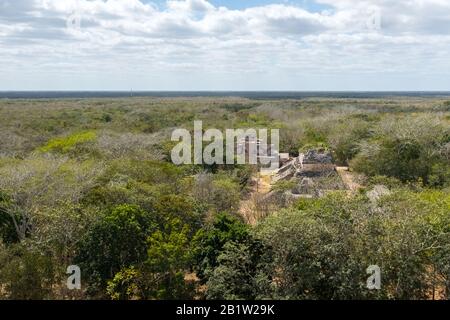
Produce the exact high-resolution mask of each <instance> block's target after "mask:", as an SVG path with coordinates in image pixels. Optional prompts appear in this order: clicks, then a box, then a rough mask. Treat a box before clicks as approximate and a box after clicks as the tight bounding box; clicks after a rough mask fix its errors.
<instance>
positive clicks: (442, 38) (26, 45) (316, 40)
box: [0, 0, 450, 90]
mask: <svg viewBox="0 0 450 320" xmlns="http://www.w3.org/2000/svg"><path fill="white" fill-rule="evenodd" d="M317 2H318V3H323V4H326V5H329V6H331V7H332V8H333V10H327V11H323V12H320V13H318V12H310V11H307V10H305V9H303V8H300V7H298V6H294V5H288V4H285V5H281V4H273V5H267V6H259V7H252V8H248V9H242V10H233V9H229V8H226V7H216V6H214V5H212V4H211V3H210V2H208V1H206V0H186V1H174V0H172V1H167V5H166V6H165V7H164V8H158V7H157V6H156V5H154V4H151V3H143V2H141V1H139V0H108V1H104V0H64V1H62V0H3V1H2V3H1V4H0V65H2V66H3V67H2V69H3V73H4V74H5V75H8V77H7V78H6V77H2V78H3V79H1V78H0V89H2V88H4V89H11V88H13V89H21V88H35V87H36V88H37V87H39V88H46V87H45V85H47V86H48V88H49V89H51V88H53V87H52V86H54V87H55V88H57V89H61V88H66V89H102V88H103V89H119V88H127V87H128V86H135V87H139V88H141V89H233V88H234V86H239V87H236V88H235V89H270V88H272V89H283V88H285V89H299V90H301V89H341V88H346V87H345V85H347V86H348V88H349V89H352V88H357V87H358V85H364V76H363V75H365V74H373V75H377V74H384V75H385V76H386V77H389V75H395V76H396V77H398V78H401V79H405V77H406V76H407V75H410V79H417V77H419V76H426V77H434V76H435V75H439V76H438V77H435V78H434V79H436V80H434V82H430V83H434V84H433V85H434V86H435V87H436V88H441V87H442V86H450V82H444V83H442V78H443V76H446V75H447V76H448V75H450V61H448V58H447V56H448V54H449V53H450V30H449V28H450V2H449V1H446V0H427V1H425V0H395V1H394V0H379V1H377V0H362V1H358V2H357V3H356V2H355V1H351V0H317ZM74 14H75V15H79V17H80V22H81V23H80V29H78V28H76V25H75V28H67V19H68V18H69V17H71V16H72V17H73V16H74ZM377 15H379V17H378V16H377ZM378 18H380V19H379V20H378V21H379V23H380V25H377V24H376V23H375V24H374V22H377V19H378ZM262 75H263V76H262ZM354 75H360V76H361V79H362V80H361V81H360V83H358V81H355V80H354V78H353V76H354ZM317 77H325V79H322V81H320V80H317V83H318V84H323V86H324V87H323V88H321V87H317V88H315V87H310V84H308V79H317ZM326 77H328V78H329V79H330V80H327V78H326ZM335 77H341V79H349V81H348V83H346V82H345V81H340V83H336V79H335ZM49 78H51V79H52V80H51V81H48V79H49ZM444 78H445V77H444ZM447 78H450V77H447ZM54 79H56V80H54ZM58 79H59V80H60V81H58ZM162 79H164V80H162ZM190 79H194V80H195V81H194V80H192V81H190ZM352 79H353V80H352ZM367 79H369V78H367ZM390 79H391V80H392V79H394V78H392V77H391V78H390ZM406 79H407V80H408V78H406ZM437 79H439V81H440V82H439V83H438V82H437V81H438V80H437ZM185 81H189V83H188V84H186V83H184V82H185ZM392 81H393V80H392ZM411 81H412V80H411ZM449 81H450V80H449ZM312 83H314V81H312ZM367 83H369V81H367ZM370 83H371V84H372V82H370ZM312 85H313V84H311V86H312ZM383 85H384V84H383V83H381V82H380V84H379V86H380V88H384V87H383ZM411 85H412V84H411V83H407V86H408V88H409V87H411ZM60 86H65V87H60ZM398 88H402V87H401V86H400V85H399V87H398ZM411 88H412V87H411ZM449 88H450V87H449ZM366 89H370V88H366ZM386 89H389V88H386Z"/></svg>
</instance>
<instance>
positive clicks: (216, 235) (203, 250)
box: [193, 213, 250, 282]
mask: <svg viewBox="0 0 450 320" xmlns="http://www.w3.org/2000/svg"><path fill="white" fill-rule="evenodd" d="M249 238H250V232H249V227H248V226H247V225H245V224H244V223H242V222H241V221H239V220H238V219H237V218H235V217H233V216H230V215H228V214H225V213H221V214H218V215H217V216H216V217H215V219H214V221H213V223H212V224H211V225H210V226H207V227H205V228H202V229H200V230H199V231H198V232H197V234H196V236H195V237H194V239H193V241H194V244H193V246H194V249H193V250H194V258H195V261H196V262H195V271H196V272H197V275H198V277H199V278H200V279H201V280H202V281H203V282H205V281H207V279H208V278H209V276H211V273H212V272H213V270H214V269H215V268H216V267H217V266H218V262H217V259H218V257H219V255H220V254H221V252H222V250H223V247H224V245H225V244H226V243H227V242H229V241H236V242H243V241H246V240H248V239H249Z"/></svg>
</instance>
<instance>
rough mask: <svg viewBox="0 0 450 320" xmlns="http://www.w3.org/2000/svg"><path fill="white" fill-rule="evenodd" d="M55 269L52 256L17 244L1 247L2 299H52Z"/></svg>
mask: <svg viewBox="0 0 450 320" xmlns="http://www.w3.org/2000/svg"><path fill="white" fill-rule="evenodd" d="M54 276H55V269H54V266H53V264H52V261H51V258H50V257H49V256H46V255H43V254H41V253H40V252H39V251H36V250H33V249H27V248H26V247H25V246H24V245H21V244H14V245H11V246H10V247H8V248H4V247H3V248H2V247H1V246H0V286H1V287H2V290H1V292H0V297H2V296H3V297H5V298H7V299H12V300H41V299H48V298H49V297H51V293H52V286H53V284H54V280H55V278H54Z"/></svg>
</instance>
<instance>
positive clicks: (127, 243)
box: [75, 205, 155, 291]
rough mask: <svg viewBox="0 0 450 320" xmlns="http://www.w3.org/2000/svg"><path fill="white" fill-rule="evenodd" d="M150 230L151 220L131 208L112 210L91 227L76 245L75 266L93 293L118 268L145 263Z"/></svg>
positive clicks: (152, 222)
mask: <svg viewBox="0 0 450 320" xmlns="http://www.w3.org/2000/svg"><path fill="white" fill-rule="evenodd" d="M154 228H155V223H154V221H153V218H152V217H151V216H150V215H149V214H147V213H146V212H144V211H142V210H141V209H140V208H139V207H136V206H131V205H121V206H118V207H116V208H115V209H114V210H112V211H111V212H109V213H107V214H106V215H105V216H104V217H103V218H102V219H100V221H98V222H97V223H96V224H94V225H93V226H92V228H91V229H90V230H89V231H88V232H87V234H86V235H85V237H84V238H83V239H82V241H81V242H80V244H79V248H78V255H77V257H76V258H75V262H76V263H78V264H79V265H80V267H81V270H82V272H83V274H84V275H85V276H86V278H89V280H90V284H91V288H92V289H93V291H95V290H96V289H101V288H103V287H104V286H105V285H106V281H107V280H109V279H112V278H113V277H114V275H115V274H116V273H117V272H119V271H120V270H121V269H122V268H126V267H129V266H131V265H133V264H135V263H138V262H142V261H145V259H146V250H147V237H148V235H149V234H151V233H152V232H153V230H154Z"/></svg>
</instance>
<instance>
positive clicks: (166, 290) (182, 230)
mask: <svg viewBox="0 0 450 320" xmlns="http://www.w3.org/2000/svg"><path fill="white" fill-rule="evenodd" d="M189 234H190V231H189V227H188V226H187V225H183V224H182V223H181V221H180V220H178V219H174V220H172V221H170V222H168V223H167V225H166V228H165V230H163V231H160V230H158V231H156V232H154V233H153V234H152V235H150V236H149V237H148V250H147V259H146V260H145V262H143V263H141V264H139V266H138V267H129V268H124V269H122V270H121V271H120V272H118V273H117V274H116V275H115V276H114V279H112V280H111V281H110V282H109V283H108V289H107V291H108V294H109V296H110V297H111V298H112V299H189V298H192V296H193V293H194V291H193V284H192V283H191V282H189V281H186V280H185V275H186V274H187V271H188V269H189V266H190V262H191V253H190V247H189V246H190V238H189Z"/></svg>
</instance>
